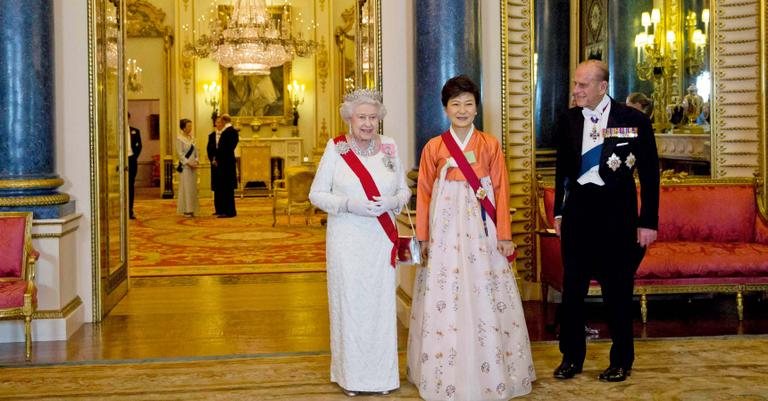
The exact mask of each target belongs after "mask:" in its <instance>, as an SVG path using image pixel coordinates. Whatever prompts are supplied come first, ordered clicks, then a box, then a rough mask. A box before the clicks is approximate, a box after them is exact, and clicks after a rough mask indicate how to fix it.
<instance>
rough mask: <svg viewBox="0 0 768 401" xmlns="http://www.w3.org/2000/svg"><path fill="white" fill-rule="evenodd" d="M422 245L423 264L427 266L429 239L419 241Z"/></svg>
mask: <svg viewBox="0 0 768 401" xmlns="http://www.w3.org/2000/svg"><path fill="white" fill-rule="evenodd" d="M419 244H420V245H421V265H422V266H427V258H428V257H429V241H419Z"/></svg>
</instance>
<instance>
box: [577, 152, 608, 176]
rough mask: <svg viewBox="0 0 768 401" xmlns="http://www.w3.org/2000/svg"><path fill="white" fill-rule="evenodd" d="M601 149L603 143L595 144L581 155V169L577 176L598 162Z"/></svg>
mask: <svg viewBox="0 0 768 401" xmlns="http://www.w3.org/2000/svg"><path fill="white" fill-rule="evenodd" d="M602 151H603V145H602V144H600V145H597V146H595V147H594V148H592V149H590V150H588V151H587V153H584V154H583V155H581V169H580V171H579V177H581V176H582V175H584V173H586V172H587V171H589V170H590V169H592V167H595V166H597V165H598V164H600V153H601V152H602Z"/></svg>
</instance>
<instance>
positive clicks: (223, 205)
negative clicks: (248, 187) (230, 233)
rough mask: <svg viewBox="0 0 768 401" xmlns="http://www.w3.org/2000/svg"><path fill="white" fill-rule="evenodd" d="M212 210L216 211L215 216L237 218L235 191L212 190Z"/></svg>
mask: <svg viewBox="0 0 768 401" xmlns="http://www.w3.org/2000/svg"><path fill="white" fill-rule="evenodd" d="M222 186H223V185H222ZM213 208H214V210H215V211H216V214H218V215H224V216H237V210H236V209H235V189H234V188H216V189H214V191H213Z"/></svg>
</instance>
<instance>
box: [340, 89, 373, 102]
mask: <svg viewBox="0 0 768 401" xmlns="http://www.w3.org/2000/svg"><path fill="white" fill-rule="evenodd" d="M360 99H371V100H374V101H376V102H379V103H381V101H382V100H381V92H379V91H377V90H375V89H356V90H354V91H352V92H350V93H347V94H346V95H345V96H344V102H345V103H346V102H352V103H354V102H356V101H358V100H360Z"/></svg>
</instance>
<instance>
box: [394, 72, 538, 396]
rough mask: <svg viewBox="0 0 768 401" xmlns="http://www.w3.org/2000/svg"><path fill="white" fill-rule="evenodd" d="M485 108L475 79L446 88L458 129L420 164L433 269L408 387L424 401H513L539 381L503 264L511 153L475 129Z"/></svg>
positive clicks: (412, 336) (509, 246) (420, 307)
mask: <svg viewBox="0 0 768 401" xmlns="http://www.w3.org/2000/svg"><path fill="white" fill-rule="evenodd" d="M479 101H480V91H479V89H478V87H477V85H476V84H475V83H474V82H472V80H471V79H469V78H468V77H466V76H464V75H460V76H458V77H454V78H451V79H450V80H448V81H447V82H446V83H445V85H444V86H443V89H442V103H443V106H444V107H445V114H446V116H447V117H448V120H450V123H451V126H450V128H449V130H448V131H446V132H445V133H443V134H442V135H438V136H436V137H434V138H432V139H431V140H429V142H427V144H426V145H425V147H424V150H423V151H422V154H421V161H420V164H419V178H418V189H417V195H416V202H417V214H416V216H417V224H416V236H417V238H418V239H419V241H420V242H421V245H422V249H423V250H424V253H425V256H426V257H427V262H426V266H423V267H419V268H418V271H417V273H416V281H415V283H414V292H413V302H412V308H411V321H410V327H409V334H408V379H409V380H410V381H411V382H412V383H413V384H414V385H415V386H416V387H417V388H418V389H419V394H420V395H421V397H422V398H424V399H425V400H456V401H480V400H508V399H510V398H512V397H517V396H521V395H524V394H528V393H529V392H530V391H531V383H532V382H533V381H534V380H535V379H536V374H535V372H534V367H533V362H532V359H531V348H530V341H529V338H528V330H527V328H526V324H525V316H524V315H523V307H522V302H521V300H520V294H519V292H518V289H517V285H516V284H515V277H514V274H513V272H512V270H511V269H510V267H509V262H508V260H507V258H506V257H507V256H511V255H512V254H513V252H514V244H513V243H512V241H511V239H512V235H511V226H510V220H509V206H508V179H507V169H506V167H505V164H504V153H503V152H502V149H501V146H500V144H499V141H498V140H497V139H496V138H495V137H493V136H492V135H489V134H487V133H485V132H481V131H479V130H477V129H476V128H475V127H474V124H473V121H474V118H475V116H476V115H477V105H478V103H479ZM457 159H460V160H457ZM465 172H466V173H465ZM473 182H474V186H475V187H476V188H473Z"/></svg>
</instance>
